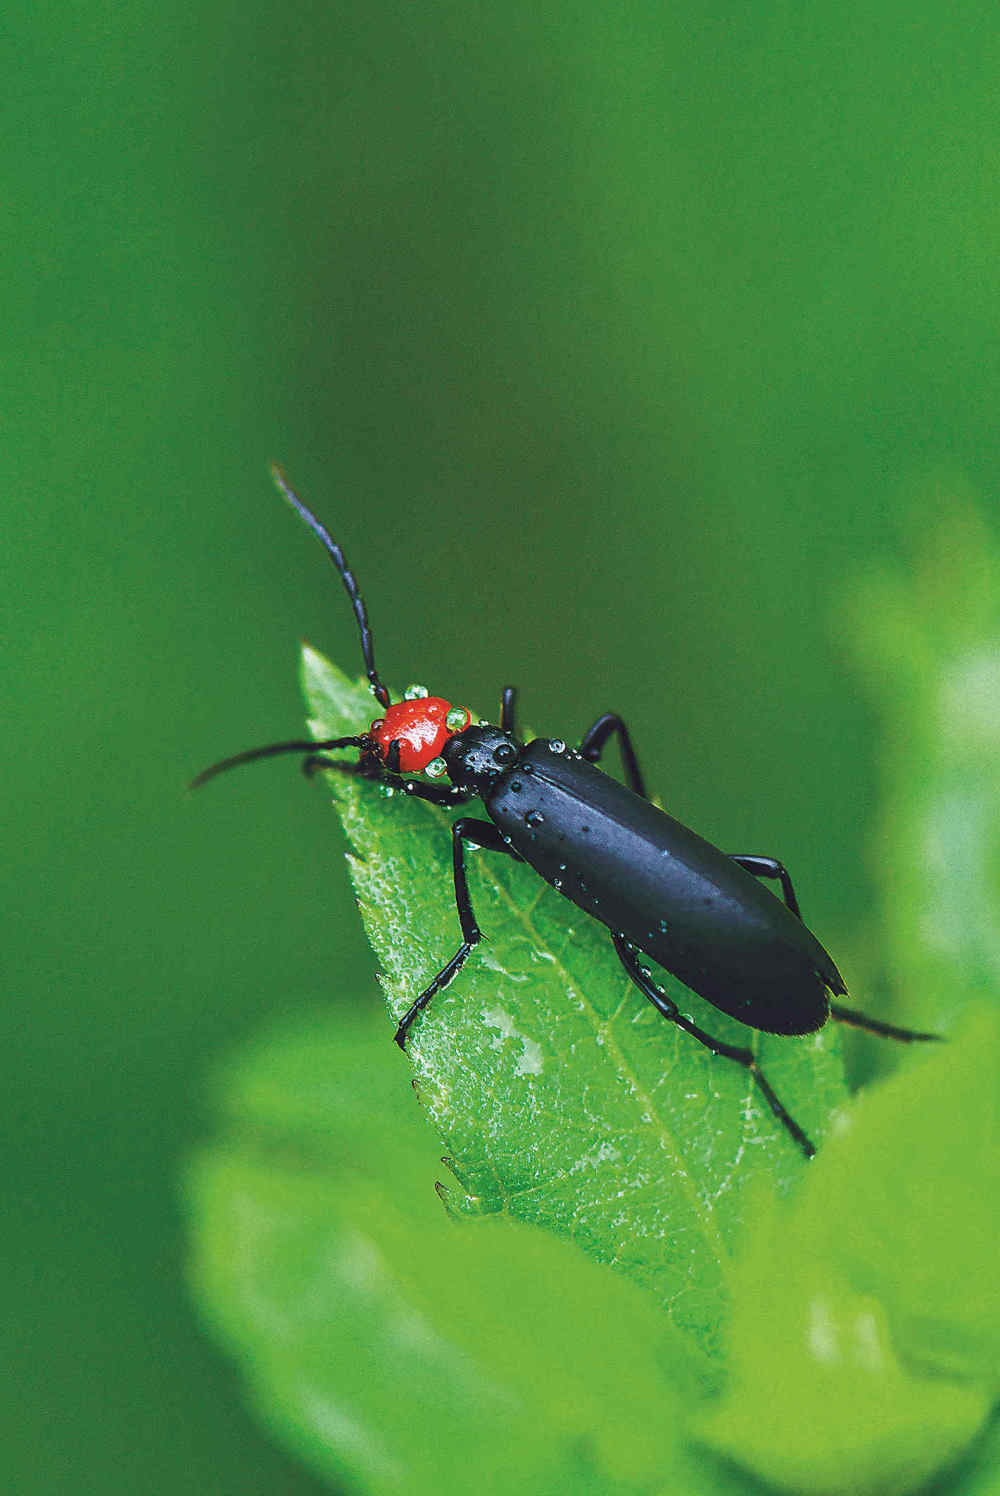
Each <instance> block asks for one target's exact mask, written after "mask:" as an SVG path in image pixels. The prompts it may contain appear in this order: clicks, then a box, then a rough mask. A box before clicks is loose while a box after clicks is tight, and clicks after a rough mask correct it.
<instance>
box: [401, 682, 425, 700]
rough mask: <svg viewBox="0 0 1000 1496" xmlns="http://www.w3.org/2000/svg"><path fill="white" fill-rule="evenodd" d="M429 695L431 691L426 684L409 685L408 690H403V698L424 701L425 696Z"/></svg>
mask: <svg viewBox="0 0 1000 1496" xmlns="http://www.w3.org/2000/svg"><path fill="white" fill-rule="evenodd" d="M429 695H430V692H429V691H428V689H427V687H426V686H407V688H406V690H405V691H404V692H403V700H404V701H423V699H424V697H425V696H429Z"/></svg>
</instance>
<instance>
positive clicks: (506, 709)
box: [500, 686, 517, 738]
mask: <svg viewBox="0 0 1000 1496" xmlns="http://www.w3.org/2000/svg"><path fill="white" fill-rule="evenodd" d="M516 719H517V687H516V686H504V688H503V693H502V695H501V697H500V729H501V731H502V732H509V733H510V735H511V737H513V738H516V737H517V727H516V726H515V722H516Z"/></svg>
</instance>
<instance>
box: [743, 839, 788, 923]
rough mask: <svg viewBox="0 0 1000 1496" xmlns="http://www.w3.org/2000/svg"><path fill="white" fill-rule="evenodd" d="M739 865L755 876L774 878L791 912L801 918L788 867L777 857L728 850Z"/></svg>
mask: <svg viewBox="0 0 1000 1496" xmlns="http://www.w3.org/2000/svg"><path fill="white" fill-rule="evenodd" d="M728 855H729V856H730V857H731V858H732V859H733V861H734V862H738V863H739V865H740V867H742V868H746V870H747V872H748V873H753V875H754V877H755V878H776V879H777V880H778V882H779V883H780V884H781V896H782V898H783V899H784V901H785V903H786V904H787V905H788V907H789V909H790V910H791V911H792V913H793V914H795V915H797V916H798V918H799V919H801V918H802V910H801V909H800V908H799V901H798V899H797V898H796V897H795V889H794V888H793V887H792V880H791V878H790V877H789V876H788V869H787V868H786V866H785V864H784V863H783V862H779V861H778V859H777V857H752V856H750V855H748V854H747V853H745V852H730V853H729V854H728Z"/></svg>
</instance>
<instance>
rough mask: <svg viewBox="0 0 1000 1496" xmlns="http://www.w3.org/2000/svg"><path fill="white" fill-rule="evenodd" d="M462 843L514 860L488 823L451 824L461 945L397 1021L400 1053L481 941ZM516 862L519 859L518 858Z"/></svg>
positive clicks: (465, 820)
mask: <svg viewBox="0 0 1000 1496" xmlns="http://www.w3.org/2000/svg"><path fill="white" fill-rule="evenodd" d="M421 788H422V789H423V788H433V786H421ZM466 842H471V843H472V844H473V846H477V847H485V848H486V850H487V851H489V852H505V853H506V854H507V856H508V857H517V856H518V854H517V853H516V852H515V851H514V849H513V848H512V847H508V845H507V843H506V842H505V841H504V840H503V838H502V836H501V835H500V832H499V831H498V830H497V828H496V827H495V826H494V825H493V823H492V822H491V821H476V820H473V819H472V818H471V817H467V816H462V817H461V819H460V820H457V821H455V822H453V824H452V828H451V848H452V866H453V870H454V878H455V907H456V909H457V910H458V920H459V924H460V925H461V926H462V944H461V945H460V946H459V948H458V950H457V951H456V952H455V954H454V955H453V956H452V958H451V960H450V961H448V962H446V963H445V965H444V966H442V968H441V970H440V971H439V972H438V974H437V976H436V977H435V978H434V980H433V981H432V982H431V983H430V984H429V986H427V987H425V988H424V990H423V992H421V994H420V996H419V997H418V998H416V1000H415V1001H414V1002H412V1003H411V1004H410V1006H409V1007H408V1008H407V1010H406V1012H405V1013H404V1014H403V1016H402V1018H401V1019H400V1020H399V1027H398V1028H397V1029H396V1033H395V1040H396V1043H397V1044H398V1045H399V1047H400V1049H404V1048H405V1047H406V1035H407V1033H408V1031H409V1028H410V1025H411V1024H412V1023H413V1020H414V1019H415V1018H416V1017H417V1016H418V1015H419V1014H420V1013H422V1012H423V1010H424V1009H425V1008H426V1006H427V1004H428V1003H429V1002H430V1000H431V998H432V997H433V996H434V994H435V992H440V991H441V989H442V988H443V987H447V985H448V983H449V982H450V981H451V979H452V977H454V976H455V975H456V973H458V972H459V971H461V969H462V967H463V966H464V965H465V961H466V958H467V957H468V955H469V952H470V951H471V950H472V948H473V946H476V945H478V944H479V942H480V940H482V938H483V932H482V930H480V928H479V926H478V924H477V923H476V916H475V914H474V913H473V909H472V899H471V898H470V896H469V883H468V879H467V877H466V873H465V843H466ZM518 861H520V858H518Z"/></svg>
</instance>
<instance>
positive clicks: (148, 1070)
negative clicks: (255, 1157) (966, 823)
mask: <svg viewBox="0 0 1000 1496" xmlns="http://www.w3.org/2000/svg"><path fill="white" fill-rule="evenodd" d="M3 26H4V34H5V38H6V42H7V61H6V65H5V69H4V78H5V88H4V97H3V110H4V115H5V121H4V125H5V128H4V140H5V144H6V151H5V168H6V169H5V179H6V180H5V185H4V191H3V201H4V204H5V221H6V223H7V231H6V233H5V235H4V253H5V270H4V277H3V279H4V309H5V315H4V321H5V331H6V338H5V341H6V344H7V346H6V349H5V355H4V358H3V360H2V367H0V379H2V381H3V385H4V392H3V400H2V410H3V424H4V436H3V447H2V450H3V457H4V464H5V468H6V482H5V492H6V514H5V521H4V527H3V550H2V555H3V563H2V564H3V571H4V581H5V585H4V588H3V599H4V607H5V615H6V616H5V620H4V635H5V645H4V651H3V662H4V667H5V675H6V680H5V685H4V703H5V710H6V714H7V720H8V732H7V734H6V739H7V744H8V748H9V753H8V762H7V766H6V770H5V790H6V794H5V796H4V799H5V803H6V806H7V818H8V825H7V832H6V837H5V856H4V859H3V876H4V890H3V907H4V913H5V916H6V918H5V922H4V923H5V929H4V937H3V970H4V977H5V988H6V997H5V1001H4V1004H3V1019H2V1024H3V1029H2V1054H3V1059H4V1066H5V1072H6V1073H5V1075H4V1078H3V1084H2V1089H0V1112H2V1117H3V1133H4V1138H5V1149H4V1152H5V1175H6V1178H5V1183H4V1205H5V1209H4V1218H5V1219H4V1229H3V1235H2V1250H3V1254H4V1271H3V1273H2V1276H0V1283H2V1292H3V1293H4V1295H5V1296H6V1302H5V1303H4V1304H3V1306H2V1312H0V1325H2V1334H3V1336H4V1339H5V1342H6V1343H5V1345H4V1354H3V1357H2V1360H3V1365H4V1407H3V1420H4V1421H3V1439H2V1446H0V1447H2V1449H3V1456H2V1460H3V1464H4V1465H5V1466H6V1467H7V1468H6V1469H5V1470H4V1472H3V1473H4V1474H5V1476H6V1481H7V1485H8V1486H9V1488H10V1489H16V1490H17V1491H18V1492H19V1493H20V1496H31V1493H35V1492H51V1491H53V1490H63V1489H72V1490H75V1491H100V1492H103V1493H111V1492H117V1491H123V1492H124V1491H128V1492H136V1491H146V1490H149V1491H156V1492H157V1493H158V1496H166V1493H170V1492H173V1491H178V1492H180V1491H185V1492H186V1491H190V1490H192V1489H208V1490H212V1491H213V1492H218V1493H228V1492H233V1493H236V1492H239V1493H241V1496H248V1493H253V1492H258V1491H259V1492H268V1493H272V1496H273V1493H279V1492H287V1493H299V1492H303V1493H304V1492H309V1491H313V1490H318V1489H319V1487H318V1485H316V1483H315V1482H313V1480H312V1479H311V1478H310V1477H309V1476H308V1475H306V1474H305V1473H303V1472H301V1471H300V1470H298V1469H297V1468H296V1467H295V1466H294V1465H293V1464H292V1463H291V1461H289V1460H286V1459H285V1457H284V1455H282V1454H281V1453H280V1452H278V1451H277V1450H275V1449H273V1448H272V1447H271V1446H270V1445H269V1444H268V1443H267V1441H266V1440H265V1439H264V1437H263V1435H262V1434H260V1433H259V1432H258V1430H257V1428H256V1425H255V1424H254V1423H253V1422H252V1420H251V1418H250V1416H249V1414H248V1413H247V1412H245V1411H244V1408H243V1405H242V1402H241V1399H240V1392H239V1387H238V1381H237V1377H236V1374H235V1373H234V1372H233V1371H232V1370H231V1369H230V1368H229V1367H228V1366H227V1365H226V1364H225V1363H224V1361H223V1360H222V1358H221V1357H220V1356H219V1355H218V1354H217V1353H216V1351H215V1350H214V1348H212V1347H211V1346H210V1345H209V1343H208V1342H207V1340H206V1339H205V1338H204V1337H203V1334H202V1332H201V1330H200V1328H199V1326H198V1324H197V1323H196V1321H195V1318H194V1315H193V1313H192V1310H191V1309H190V1307H189V1304H188V1301H187V1298H186V1295H185V1290H184V1286H183V1277H182V1272H183V1257H184V1244H183V1222H182V1219H181V1213H180V1207H179V1202H178V1196H177V1188H176V1181H177V1177H178V1171H179V1167H180V1165H181V1163H182V1161H183V1159H184V1158H185V1156H186V1155H187V1153H188V1151H189V1149H190V1148H191V1146H192V1145H193V1143H194V1142H195V1141H196V1140H197V1139H198V1138H199V1137H200V1136H201V1135H202V1132H203V1128H204V1126H205V1111H204V1106H203V1097H204V1091H205V1083H206V1077H207V1075H208V1074H209V1072H210V1070H211V1067H212V1065H213V1062H215V1061H216V1060H217V1059H218V1057H219V1056H221V1055H222V1054H224V1053H225V1052H227V1051H228V1050H229V1049H230V1048H231V1047H233V1046H234V1045H236V1044H238V1042H239V1041H240V1040H241V1039H243V1038H244V1037H245V1036H247V1035H249V1034H251V1033H253V1032H254V1031H255V1030H256V1029H257V1028H258V1026H259V1025H260V1024H261V1023H262V1022H263V1021H265V1020H267V1019H269V1018H272V1017H275V1016H280V1015H281V1014H283V1013H284V1014H287V1013H289V1012H294V1011H297V1010H298V1009H300V1008H303V1007H305V1006H308V1005H309V1004H311V1003H314V1002H315V1001H316V1000H317V999H321V1000H329V1001H330V1002H345V1003H357V1002H359V1001H365V1000H372V1001H374V1000H376V996H375V994H376V989H375V983H374V977H373V969H372V968H373V963H372V960H371V958H370V956H369V954H368V952H367V950H366V947H365V945H364V942H363V939H362V936H361V932H360V927H359V922H358V919H357V916H356V913H355V911H354V909H353V906H352V901H351V897H350V894H349V892H348V886H347V879H346V876H345V872H344V869H343V865H342V859H341V852H342V842H341V841H340V839H339V833H338V831H337V829H336V824H335V820H334V817H333V816H332V814H331V813H330V811H329V808H328V807H327V806H326V805H325V804H324V803H323V797H322V795H321V794H320V793H319V792H317V791H316V790H315V789H314V790H312V791H310V789H309V787H307V786H306V785H305V784H304V783H303V782H302V781H301V779H300V778H299V776H298V775H297V773H296V772H295V771H294V769H293V768H292V767H291V766H290V765H287V764H284V765H281V764H275V765H270V766H264V767H261V768H259V769H257V770H255V771H254V772H250V771H247V772H246V774H245V775H237V776H233V778H232V779H230V780H228V781H226V782H223V783H220V784H219V785H217V786H212V788H211V791H206V793H205V795H204V797H201V798H198V799H192V800H187V799H185V796H184V794H183V785H184V783H185V781H186V779H187V778H188V777H190V775H191V774H192V773H193V772H194V771H195V770H196V769H198V768H199V767H201V766H203V765H204V764H205V763H206V762H208V761H210V760H212V759H213V758H216V757H218V756H220V755H222V754H224V753H227V752H232V751H234V750H236V749H239V748H241V747H244V746H247V745H249V744H251V743H256V742H263V741H268V740H270V739H274V738H280V737H284V736H288V735H294V734H296V733H297V732H298V731H299V730H300V723H301V707H300V703H299V700H298V693H297V688H296V679H295V671H296V653H297V646H298V640H299V638H300V637H301V636H305V637H307V638H309V639H310V640H312V641H314V642H315V643H316V644H317V645H318V646H320V647H323V648H325V649H328V650H329V651H330V652H331V653H332V654H333V655H334V656H335V657H336V658H338V659H339V660H340V661H341V662H342V663H347V664H349V665H351V664H354V663H355V662H356V661H357V655H358V651H357V645H356V640H355V636H354V633H353V629H352V624H351V619H350V616H349V612H348V609H347V606H346V603H345V600H344V597H343V595H342V593H341V591H340V589H339V587H338V585H337V584H336V582H335V579H334V578H333V576H332V573H331V572H330V569H329V567H328V566H327V563H326V562H325V560H324V558H323V557H322V555H321V553H320V552H319V550H318V548H317V547H316V545H315V542H314V541H312V540H311V538H310V537H309V536H308V535H307V534H306V533H305V532H304V531H303V530H302V529H301V527H300V526H298V525H297V524H296V523H295V522H294V521H293V519H292V517H291V516H290V515H289V514H288V513H287V512H286V511H285V510H284V508H283V506H282V505H281V504H280V503H279V502H278V501H277V500H276V498H275V497H274V495H273V493H272V492H271V490H270V488H269V484H268V481H267V478H266V463H267V461H268V459H270V458H271V457H275V456H276V457H280V458H281V459H282V460H283V461H284V462H285V463H286V464H287V466H288V468H289V471H290V474H291V476H292V478H293V480H294V481H295V482H296V484H297V485H298V486H299V487H300V488H301V490H302V492H303V494H304V495H305V496H306V497H307V499H308V500H309V501H310V502H312V503H313V504H315V506H316V507H317V509H318V510H319V512H320V513H321V514H322V515H323V516H324V517H325V518H326V519H327V520H328V522H329V523H330V525H331V527H332V528H333V529H334V531H335V532H336V533H337V534H338V536H339V537H340V538H341V539H342V540H343V541H344V543H345V546H346V547H347V549H348V552H349V555H350V556H351V558H352V560H353V562H354V564H355V566H356V568H357V570H358V572H359V573H360V577H361V580H362V583H363V585H364V588H365V591H366V594H367V596H368V600H369V605H370V609H371V612H372V616H373V619H374V624H375V630H376V638H377V642H378V646H379V659H380V664H381V666H382V669H383V671H384V673H385V675H386V677H387V678H388V679H389V680H390V681H391V682H395V683H400V684H401V683H405V682H406V681H408V680H411V679H417V680H426V681H427V682H428V684H430V686H431V687H432V689H435V690H439V691H441V692H442V693H443V694H446V695H450V697H451V699H453V700H457V701H464V700H466V699H469V700H471V701H472V702H473V704H474V705H476V706H477V707H480V708H482V709H492V708H493V705H494V703H495V701H496V699H497V695H498V691H499V688H500V686H501V685H502V684H503V683H504V682H506V681H508V680H513V681H516V682H517V683H518V684H519V685H520V686H521V687H522V690H523V710H524V715H525V717H526V719H527V721H528V722H533V723H535V724H537V725H539V726H543V727H547V728H549V729H551V730H558V731H559V732H560V733H561V734H564V735H566V736H572V735H576V734H579V733H580V732H581V731H582V729H583V728H584V727H585V726H586V725H587V723H588V722H589V721H590V720H592V718H593V717H594V716H595V715H597V713H598V712H600V711H602V710H605V709H607V708H615V709H618V710H621V711H622V712H623V713H625V714H626V715H627V716H628V718H629V721H630V723H631V725H632V727H633V729H634V732H635V736H636V739H637V742H638V744H639V747H640V750H641V752H642V756H643V761H644V764H645V766H646V768H647V774H648V778H649V780H650V782H651V784H652V786H653V787H654V788H655V789H656V790H657V791H658V792H659V793H660V794H661V795H662V797H663V799H664V801H665V802H666V804H667V805H668V806H669V807H670V808H671V809H672V810H674V811H675V812H676V813H677V814H679V815H681V816H682V817H683V818H685V819H687V820H689V821H691V822H692V823H694V824H695V825H696V826H697V827H698V828H699V829H700V830H701V831H702V832H704V833H705V834H707V835H708V836H710V837H712V838H713V839H716V840H718V841H719V842H721V843H722V844H723V845H724V846H726V847H728V848H732V849H733V850H742V851H754V852H762V853H770V854H774V855H779V856H781V857H782V858H783V859H784V860H785V861H786V862H787V863H788V865H789V866H790V867H791V869H792V871H793V874H794V875H795V878H796V883H797V887H798V889H799V892H800V895H801V897H802V899H803V903H804V906H805V908H806V910H807V913H808V915H809V917H810V920H811V923H813V925H814V926H815V927H816V929H817V930H818V932H819V933H820V934H821V936H823V937H824V938H826V940H827V941H828V943H830V944H831V945H832V946H833V948H834V949H835V950H837V952H838V956H839V955H840V954H841V953H842V952H844V951H845V950H846V951H847V952H848V953H849V952H850V950H851V948H852V943H855V942H857V941H859V940H860V939H861V936H860V935H859V933H858V932H859V931H860V930H861V929H862V928H863V926H864V924H865V922H866V921H867V920H869V919H870V917H871V905H872V900H873V888H872V884H871V882H870V880H869V878H868V874H867V872H866V868H865V861H864V859H865V846H866V835H867V832H868V828H869V827H870V823H871V816H872V810H873V805H874V801H875V795H876V770H875V764H876V757H877V751H878V740H877V734H876V727H875V722H874V719H873V716H872V715H871V713H870V711H869V710H868V708H867V706H866V704H865V703H864V702H863V701H862V700H861V699H860V695H859V690H858V687H857V685H856V682H855V678H854V676H853V675H852V673H851V671H850V669H849V667H848V664H847V659H846V652H845V651H844V649H843V648H842V645H841V641H840V640H839V639H838V630H837V626H836V616H837V615H836V604H837V599H838V595H842V594H843V593H844V591H845V589H847V588H849V586H850V584H851V580H852V578H853V577H854V576H855V574H856V573H857V571H858V569H859V567H861V566H867V565H868V563H869V562H870V560H871V559H872V558H875V559H877V558H879V557H891V556H892V555H893V554H894V553H895V552H896V550H897V548H898V547H899V546H900V544H901V539H900V537H901V536H902V535H903V534H904V533H905V530H906V527H907V523H908V519H907V516H908V512H909V510H910V508H911V505H912V503H913V502H914V499H915V496H918V497H919V496H922V495H923V494H924V493H925V492H926V489H927V486H928V484H929V483H931V482H932V481H933V480H934V478H935V475H939V474H942V473H944V474H946V475H948V474H954V475H957V476H958V477H959V478H960V479H961V480H963V481H964V482H966V483H968V484H970V485H971V486H972V487H973V488H974V489H975V490H976V491H978V492H979V493H980V494H981V495H984V496H986V498H987V499H989V498H990V496H992V495H994V494H995V493H996V492H997V491H998V487H1000V484H998V477H1000V473H998V469H1000V425H998V422H997V419H996V412H997V410H998V408H1000V358H998V350H1000V341H998V337H997V332H998V327H997V323H998V312H1000V284H998V278H997V274H996V258H997V246H998V236H1000V206H998V196H997V189H996V159H997V150H998V146H1000V117H998V115H997V112H996V78H997V76H998V66H1000V29H998V27H997V25H996V14H995V11H994V9H993V7H988V6H985V5H963V4H958V5H955V6H952V7H949V8H947V9H945V8H943V7H940V6H938V5H930V4H924V5H917V6H914V5H913V4H912V3H906V4H903V3H887V0H877V3H875V4H874V5H869V6H864V7H861V6H851V5H848V6H845V5H843V4H833V3H832V0H821V3H818V4H814V5H812V6H810V7H801V6H798V5H787V4H778V5H774V4H767V5H765V4H759V3H749V4H744V5H742V6H738V7H737V6H733V7H713V8H709V9H708V10H706V8H705V7H704V6H703V5H696V4H694V3H693V0H682V3H681V4H679V5H676V6H673V7H669V8H668V7H665V6H662V5H654V4H641V3H640V4H634V5H630V6H627V7H607V6H603V5H569V4H562V5H552V4H542V5H539V4H537V3H535V4H524V3H505V4H502V5H500V4H492V5H491V4H482V5H467V6H454V5H449V4H441V3H437V0H427V3H424V4H422V5H420V6H412V5H403V4H392V3H386V0H373V3H369V4H366V5H364V6H361V7H358V6H353V5H352V6H348V5H340V4H332V5H331V4H327V5H322V6H321V5H313V4H308V3H306V4H299V5H295V6H291V7H289V6H287V5H280V4H277V3H274V0H265V3H253V0H251V3H249V4H246V3H244V4H242V5H240V6H235V5H227V4H213V3H211V0H210V3H209V4H208V5H206V6H201V7H199V8H198V9H197V10H194V9H192V8H190V7H183V6H177V5H173V4H171V3H169V0H168V3H163V0H160V3H158V4H157V5H155V6H154V5H152V4H148V3H147V4H141V3H136V0H130V3H125V4H116V5H110V4H107V3H106V0H105V3H95V4H92V5H90V6H87V7H85V8H83V9H79V8H77V9H75V10H73V11H72V12H70V11H66V10H64V9H63V10H61V9H59V8H57V7H56V8H53V7H38V6H36V5H33V6H31V7H30V10H29V9H28V8H27V7H24V8H21V7H19V6H14V7H11V8H8V10H7V13H6V17H5V20H4V23H3ZM922 501H923V500H922V498H921V502H922ZM838 942H839V943H838ZM844 965H845V967H846V968H847V975H848V978H849V979H850V976H851V969H850V955H849V954H848V956H847V957H846V959H845V961H844ZM331 973H333V974H334V980H332V981H331ZM387 1042H388V1037H387Z"/></svg>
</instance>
